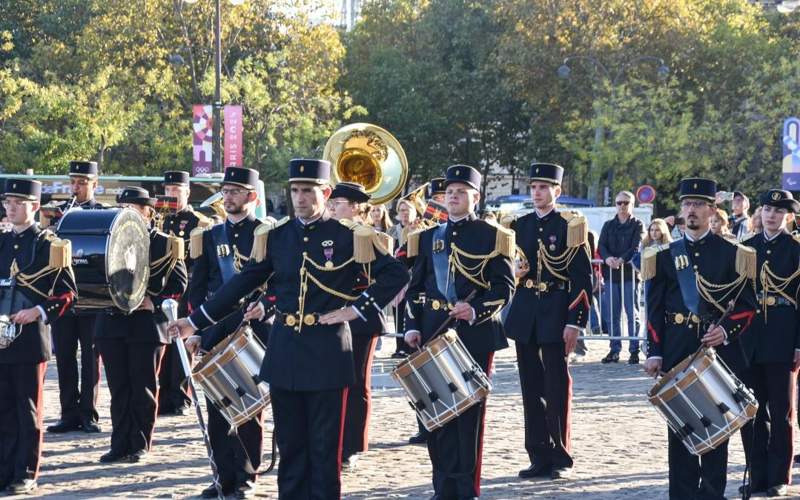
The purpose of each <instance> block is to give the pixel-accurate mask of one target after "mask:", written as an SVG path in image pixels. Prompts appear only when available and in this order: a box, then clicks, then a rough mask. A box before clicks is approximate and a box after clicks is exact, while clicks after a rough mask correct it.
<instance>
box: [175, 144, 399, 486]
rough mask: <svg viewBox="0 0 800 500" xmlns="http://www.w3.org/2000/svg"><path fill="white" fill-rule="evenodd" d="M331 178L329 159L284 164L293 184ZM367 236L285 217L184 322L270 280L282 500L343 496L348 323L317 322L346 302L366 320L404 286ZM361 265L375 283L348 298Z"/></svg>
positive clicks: (328, 222) (212, 318) (218, 315)
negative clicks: (367, 267) (367, 268)
mask: <svg viewBox="0 0 800 500" xmlns="http://www.w3.org/2000/svg"><path fill="white" fill-rule="evenodd" d="M329 178H330V164H329V163H328V162H324V161H319V160H292V162H291V163H290V182H309V183H318V184H323V183H326V182H328V179H329ZM362 228H363V229H362ZM361 231H364V232H365V233H366V234H364V233H362V232H361ZM374 235H375V233H374V230H370V229H368V228H364V227H363V226H360V227H359V228H357V229H353V230H351V229H350V228H348V227H346V226H344V225H343V224H341V223H339V222H337V221H335V220H333V219H330V218H329V217H328V216H327V214H325V215H323V216H322V217H320V218H317V219H316V220H313V221H305V222H304V221H302V220H301V219H294V220H287V219H284V221H282V222H281V223H278V224H277V225H275V226H274V227H272V228H271V229H269V230H268V231H266V230H265V231H259V232H258V233H257V237H256V241H255V243H254V248H253V255H252V258H251V260H250V262H248V264H247V265H245V267H244V268H243V269H242V272H241V273H239V274H237V275H235V276H234V277H233V278H232V279H231V280H230V281H227V282H226V283H225V284H224V285H223V286H222V288H220V289H219V290H217V293H216V294H214V296H213V297H212V298H211V299H210V300H208V301H207V302H206V303H205V304H203V305H202V306H201V307H200V308H199V309H198V310H195V311H194V312H193V313H192V315H191V316H190V320H191V322H192V323H193V324H194V325H195V326H196V327H199V328H206V327H208V326H209V325H211V324H214V323H216V322H219V321H220V320H221V319H222V318H223V317H225V316H226V315H227V314H229V313H230V312H232V311H233V310H234V309H235V308H236V307H237V304H238V302H239V300H240V298H241V297H244V296H246V295H248V294H249V293H251V292H252V291H253V290H255V289H256V288H258V287H260V286H262V285H263V284H264V282H265V280H266V279H267V278H269V277H270V276H271V278H269V279H270V281H269V284H270V289H271V290H272V292H273V293H274V294H275V296H276V297H277V301H276V306H277V313H276V317H275V322H274V325H273V328H272V330H271V332H270V337H269V345H268V348H267V353H266V357H265V358H264V363H263V364H262V366H261V372H260V377H261V378H262V379H263V380H265V381H267V382H268V383H269V384H270V394H271V397H272V411H273V415H274V418H275V426H276V429H277V433H276V436H277V442H278V448H279V451H280V457H281V461H280V466H279V471H278V489H279V495H280V497H281V498H291V499H303V498H339V496H340V490H341V483H340V477H339V472H340V467H341V444H342V427H343V421H344V415H343V413H344V411H345V401H346V399H347V387H348V386H350V385H352V384H353V382H354V381H355V374H354V366H353V355H352V340H351V333H350V328H349V326H348V325H347V324H338V325H322V324H320V323H319V322H318V320H319V317H320V315H321V314H324V313H327V312H330V311H333V310H336V309H340V308H342V307H344V306H345V305H346V304H348V303H352V304H353V307H355V308H356V309H357V311H358V313H359V314H360V315H362V316H363V317H365V318H368V317H369V316H370V315H375V314H378V313H379V312H380V310H381V309H383V307H384V306H385V305H386V304H387V303H388V302H389V301H390V300H391V299H392V298H393V297H394V296H395V295H396V294H397V293H398V292H399V291H400V289H401V288H402V287H403V286H404V285H405V284H406V282H407V279H408V278H407V276H408V273H407V271H406V270H405V269H404V268H403V266H402V265H401V264H400V263H399V262H397V261H396V260H395V259H394V258H392V257H391V256H389V255H385V254H383V253H382V252H381V249H380V248H378V247H377V246H375V245H374V244H373V243H372V240H373V237H374ZM368 262H369V263H370V283H372V284H371V285H370V286H369V288H367V289H366V290H364V291H363V292H362V293H361V294H360V295H358V296H357V297H354V296H352V295H351V294H352V293H353V292H352V290H353V287H354V286H355V284H356V278H357V276H358V274H359V273H360V272H361V270H362V269H363V266H362V264H365V263H368Z"/></svg>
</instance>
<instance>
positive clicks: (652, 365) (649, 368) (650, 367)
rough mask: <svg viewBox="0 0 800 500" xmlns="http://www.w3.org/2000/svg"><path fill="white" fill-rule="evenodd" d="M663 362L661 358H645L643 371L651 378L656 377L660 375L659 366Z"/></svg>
mask: <svg viewBox="0 0 800 500" xmlns="http://www.w3.org/2000/svg"><path fill="white" fill-rule="evenodd" d="M663 361H664V360H662V359H661V358H647V359H646V360H645V362H644V371H645V373H647V374H648V375H650V376H651V377H653V378H655V377H658V374H659V373H661V364H662V363H663Z"/></svg>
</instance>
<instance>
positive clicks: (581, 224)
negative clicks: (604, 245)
mask: <svg viewBox="0 0 800 500" xmlns="http://www.w3.org/2000/svg"><path fill="white" fill-rule="evenodd" d="M559 214H560V215H561V217H563V218H564V220H565V221H567V246H568V247H577V246H581V245H585V244H586V241H588V239H589V224H588V222H587V221H586V217H584V216H583V214H581V213H580V212H578V211H575V210H565V211H563V212H559Z"/></svg>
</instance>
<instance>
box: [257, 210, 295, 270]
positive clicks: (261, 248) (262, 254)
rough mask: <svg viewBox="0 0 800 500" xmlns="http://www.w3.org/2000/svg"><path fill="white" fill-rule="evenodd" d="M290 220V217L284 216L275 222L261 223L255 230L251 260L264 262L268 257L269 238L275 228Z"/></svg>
mask: <svg viewBox="0 0 800 500" xmlns="http://www.w3.org/2000/svg"><path fill="white" fill-rule="evenodd" d="M287 222H289V217H288V216H287V217H284V218H283V219H281V220H279V221H278V222H276V223H274V224H259V226H258V227H257V228H256V230H255V231H254V232H253V249H252V250H251V251H250V260H252V261H255V262H262V261H263V260H264V259H266V258H267V238H268V236H269V232H270V231H272V230H273V229H276V228H279V227H280V226H282V225H284V224H286V223H287Z"/></svg>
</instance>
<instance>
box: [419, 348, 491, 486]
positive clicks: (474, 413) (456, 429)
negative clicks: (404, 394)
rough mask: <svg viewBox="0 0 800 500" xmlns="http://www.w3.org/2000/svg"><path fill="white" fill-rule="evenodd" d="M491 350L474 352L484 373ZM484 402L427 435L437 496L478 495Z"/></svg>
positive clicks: (484, 414) (486, 371) (487, 369)
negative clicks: (483, 352) (486, 352)
mask: <svg viewBox="0 0 800 500" xmlns="http://www.w3.org/2000/svg"><path fill="white" fill-rule="evenodd" d="M493 354H494V353H489V354H484V355H483V356H474V358H475V361H476V362H477V363H478V364H479V365H480V367H481V368H483V371H484V372H485V373H487V374H488V373H489V367H490V366H491V364H492V358H493ZM486 403H487V401H486V400H484V401H483V402H481V403H479V404H476V405H474V406H472V407H471V408H469V409H468V410H467V411H465V412H464V413H462V414H461V415H459V416H457V417H456V418H454V419H453V420H451V421H449V422H447V423H446V424H445V425H444V426H443V427H440V428H438V429H436V430H433V431H431V432H430V434H429V435H428V455H429V456H430V459H431V465H432V466H433V490H434V491H435V492H436V495H437V498H441V499H442V500H456V499H460V498H473V497H477V496H480V493H481V492H480V484H481V457H482V453H483V423H484V418H485V417H486Z"/></svg>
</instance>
